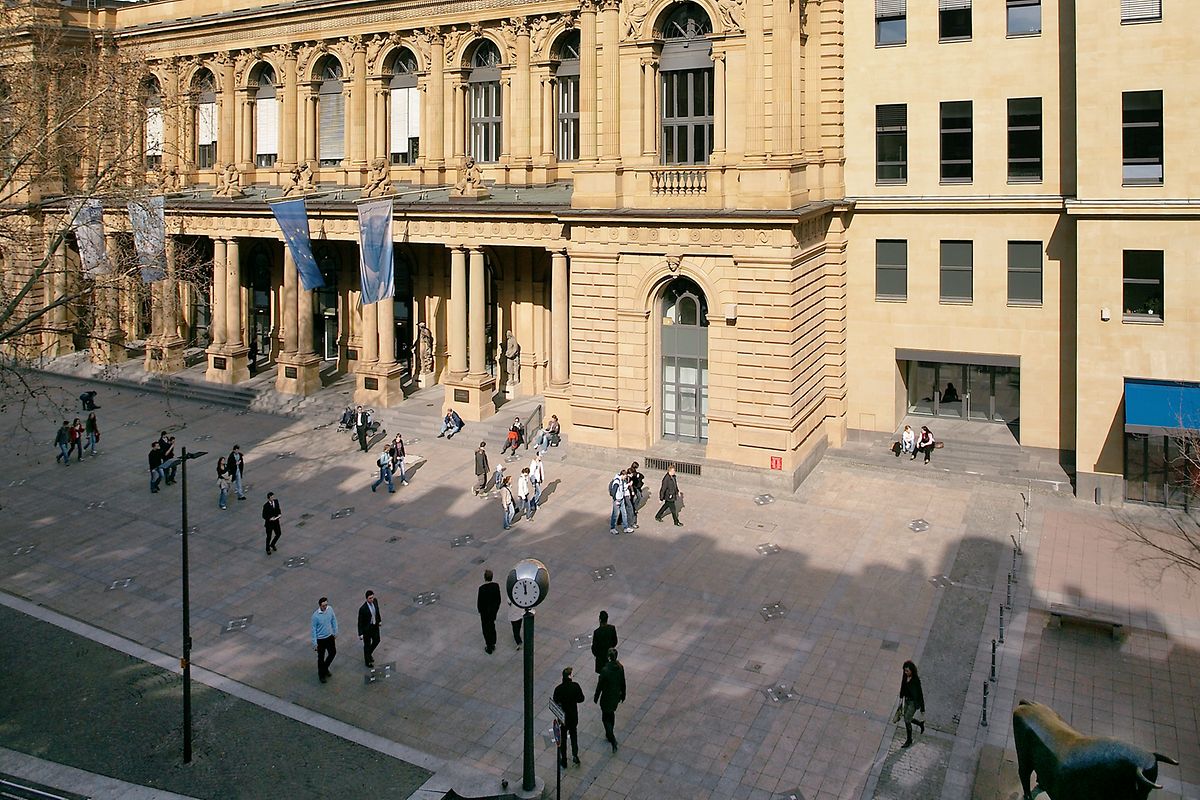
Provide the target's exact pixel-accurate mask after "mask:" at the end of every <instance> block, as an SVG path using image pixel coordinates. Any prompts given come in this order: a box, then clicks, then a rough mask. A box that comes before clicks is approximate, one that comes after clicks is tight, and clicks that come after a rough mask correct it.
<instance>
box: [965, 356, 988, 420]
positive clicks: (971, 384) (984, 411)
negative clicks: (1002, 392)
mask: <svg viewBox="0 0 1200 800" xmlns="http://www.w3.org/2000/svg"><path fill="white" fill-rule="evenodd" d="M967 417H968V419H973V420H979V421H982V422H986V421H987V420H990V419H991V418H992V368H991V367H981V366H978V365H973V366H970V367H967Z"/></svg>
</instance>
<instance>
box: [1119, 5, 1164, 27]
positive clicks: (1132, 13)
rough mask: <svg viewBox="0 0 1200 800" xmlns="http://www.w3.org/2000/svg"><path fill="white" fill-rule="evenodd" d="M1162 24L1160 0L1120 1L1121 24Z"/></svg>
mask: <svg viewBox="0 0 1200 800" xmlns="http://www.w3.org/2000/svg"><path fill="white" fill-rule="evenodd" d="M1126 22H1162V0H1121V23H1122V24H1124V23H1126Z"/></svg>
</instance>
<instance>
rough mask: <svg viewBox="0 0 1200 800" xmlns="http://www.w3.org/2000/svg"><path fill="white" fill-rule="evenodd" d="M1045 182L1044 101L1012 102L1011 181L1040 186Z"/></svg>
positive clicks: (1035, 98) (1022, 99) (1015, 100)
mask: <svg viewBox="0 0 1200 800" xmlns="http://www.w3.org/2000/svg"><path fill="white" fill-rule="evenodd" d="M1041 179H1042V98H1040V97H1018V98H1015V99H1010V100H1009V101H1008V180H1009V182H1010V183H1026V182H1029V183H1036V182H1037V181H1040V180H1041Z"/></svg>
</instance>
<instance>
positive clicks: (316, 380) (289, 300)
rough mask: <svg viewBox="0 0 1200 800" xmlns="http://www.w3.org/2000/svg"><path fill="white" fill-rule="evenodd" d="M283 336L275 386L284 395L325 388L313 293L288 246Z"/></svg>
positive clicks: (284, 266)
mask: <svg viewBox="0 0 1200 800" xmlns="http://www.w3.org/2000/svg"><path fill="white" fill-rule="evenodd" d="M283 314H284V318H283V325H284V328H283V337H284V345H283V346H284V350H285V352H283V353H280V354H279V360H278V366H279V369H278V372H277V373H276V375H275V389H276V390H277V391H280V392H283V393H284V394H299V395H310V394H312V393H314V392H316V391H317V390H319V389H320V388H321V357H320V356H318V355H317V354H316V353H314V352H313V322H312V317H313V294H312V292H311V291H305V290H304V287H303V286H302V285H301V284H300V276H299V275H298V274H297V273H296V262H295V261H293V260H292V256H291V253H290V252H289V251H288V250H287V248H286V247H285V248H284V256H283Z"/></svg>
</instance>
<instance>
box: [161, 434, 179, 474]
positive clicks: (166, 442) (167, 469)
mask: <svg viewBox="0 0 1200 800" xmlns="http://www.w3.org/2000/svg"><path fill="white" fill-rule="evenodd" d="M158 449H159V450H160V451H161V452H162V456H163V463H162V471H163V477H164V478H165V480H164V481H163V483H165V484H166V485H167V486H170V485H171V484H173V483H174V482H175V464H176V461H175V437H174V436H168V435H167V432H166V431H163V432H162V433H160V434H159V435H158Z"/></svg>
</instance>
